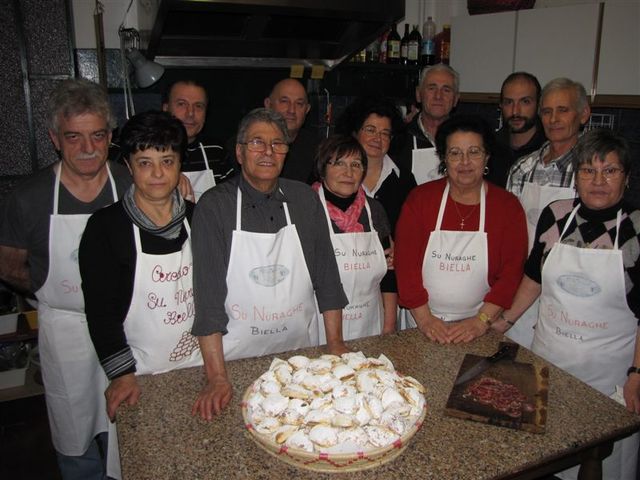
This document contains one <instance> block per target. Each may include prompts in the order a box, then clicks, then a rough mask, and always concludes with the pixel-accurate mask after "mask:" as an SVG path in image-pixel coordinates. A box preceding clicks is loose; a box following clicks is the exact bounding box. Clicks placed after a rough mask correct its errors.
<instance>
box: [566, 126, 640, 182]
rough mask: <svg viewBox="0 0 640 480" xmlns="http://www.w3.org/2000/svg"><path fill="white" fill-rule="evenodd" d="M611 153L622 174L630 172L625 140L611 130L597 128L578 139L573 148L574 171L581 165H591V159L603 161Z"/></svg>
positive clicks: (629, 157) (629, 160)
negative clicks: (616, 157) (616, 158)
mask: <svg viewBox="0 0 640 480" xmlns="http://www.w3.org/2000/svg"><path fill="white" fill-rule="evenodd" d="M611 152H615V153H616V154H617V155H618V160H620V164H621V165H622V168H623V169H624V174H625V175H629V173H630V172H631V155H629V143H628V142H627V140H626V139H625V138H624V137H623V136H622V135H619V134H617V133H614V132H613V131H612V130H608V129H606V128H597V129H594V130H590V131H588V132H586V133H585V134H584V135H582V136H581V137H580V138H579V139H578V143H577V144H576V146H575V147H574V153H575V155H574V165H573V167H574V171H575V172H577V171H578V168H579V167H581V166H582V165H591V163H592V161H593V157H597V158H598V159H600V160H604V159H605V157H606V156H607V155H608V154H610V153H611Z"/></svg>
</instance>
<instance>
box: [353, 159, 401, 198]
mask: <svg viewBox="0 0 640 480" xmlns="http://www.w3.org/2000/svg"><path fill="white" fill-rule="evenodd" d="M391 172H396V176H397V177H398V178H399V177H400V169H399V168H398V166H397V165H396V164H395V163H394V162H393V160H391V157H390V156H389V155H385V156H384V158H383V159H382V170H381V171H380V177H378V182H377V183H376V186H375V187H373V190H369V189H368V188H367V187H366V185H365V184H364V183H363V184H362V188H364V192H365V193H366V194H367V195H369V196H370V197H372V198H373V197H374V195H375V194H376V192H377V191H378V190H380V187H381V186H382V184H383V183H384V181H385V180H386V179H387V177H388V176H389V175H391Z"/></svg>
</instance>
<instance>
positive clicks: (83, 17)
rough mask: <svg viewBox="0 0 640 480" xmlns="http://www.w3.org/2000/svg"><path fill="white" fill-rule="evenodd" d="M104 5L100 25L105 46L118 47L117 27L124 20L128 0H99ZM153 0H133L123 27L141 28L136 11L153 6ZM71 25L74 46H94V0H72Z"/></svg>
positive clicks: (142, 10)
mask: <svg viewBox="0 0 640 480" xmlns="http://www.w3.org/2000/svg"><path fill="white" fill-rule="evenodd" d="M101 2H102V5H103V6H104V11H103V13H102V25H103V27H102V28H103V30H104V41H105V47H106V48H120V39H119V38H118V27H119V26H120V24H121V23H122V21H123V20H124V16H125V12H126V11H127V7H128V6H129V2H130V0H101ZM153 3H154V0H134V1H133V4H132V5H131V10H129V13H128V15H127V19H126V22H125V24H124V26H125V28H127V27H134V28H137V29H138V30H141V29H142V28H141V27H142V25H140V24H139V21H138V12H141V13H142V12H144V11H145V10H146V9H149V8H152V7H153ZM71 5H72V9H73V25H74V31H75V40H76V48H96V34H95V29H94V22H93V14H94V11H95V7H96V2H95V0H73V1H72V3H71Z"/></svg>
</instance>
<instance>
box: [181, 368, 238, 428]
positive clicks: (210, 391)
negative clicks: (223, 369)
mask: <svg viewBox="0 0 640 480" xmlns="http://www.w3.org/2000/svg"><path fill="white" fill-rule="evenodd" d="M232 396H233V388H232V387H231V383H229V380H228V379H227V377H226V376H222V375H221V376H219V377H217V378H213V379H211V380H210V381H208V382H207V384H206V385H205V386H204V388H203V389H202V391H201V392H200V394H199V395H198V398H197V399H196V402H195V403H194V404H193V408H192V409H191V415H198V414H199V415H200V417H202V419H203V420H206V421H210V420H211V419H213V416H214V415H220V414H221V413H222V410H223V409H224V407H226V406H227V404H228V403H229V401H230V400H231V397H232Z"/></svg>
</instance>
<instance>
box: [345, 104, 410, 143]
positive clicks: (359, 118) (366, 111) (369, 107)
mask: <svg viewBox="0 0 640 480" xmlns="http://www.w3.org/2000/svg"><path fill="white" fill-rule="evenodd" d="M369 115H378V116H379V117H384V118H388V119H389V120H391V133H392V134H393V136H394V138H395V137H396V136H397V135H398V134H400V133H402V132H404V128H405V124H404V122H403V121H402V116H401V115H400V111H399V110H398V107H396V106H395V105H394V104H393V103H392V102H391V101H390V100H387V99H386V98H378V97H359V98H357V99H356V100H354V101H353V102H352V103H351V104H350V105H349V106H348V107H347V108H346V109H345V110H344V112H343V113H342V115H341V116H340V118H338V120H337V122H336V128H335V133H338V134H341V135H355V134H356V133H357V132H358V131H359V130H360V129H361V128H362V126H363V125H364V122H365V120H366V119H367V118H368V117H369Z"/></svg>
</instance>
